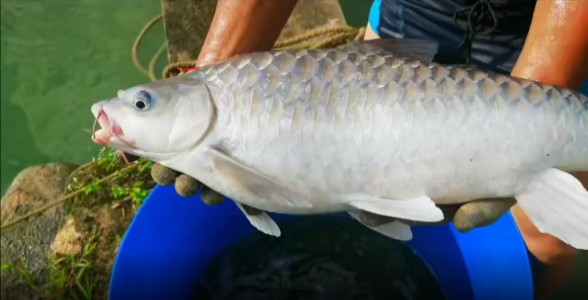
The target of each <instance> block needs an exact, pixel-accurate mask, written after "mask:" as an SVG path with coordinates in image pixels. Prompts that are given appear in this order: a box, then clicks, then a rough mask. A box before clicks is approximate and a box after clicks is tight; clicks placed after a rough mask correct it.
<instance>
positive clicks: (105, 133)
mask: <svg viewBox="0 0 588 300" xmlns="http://www.w3.org/2000/svg"><path fill="white" fill-rule="evenodd" d="M98 127H100V128H98ZM124 135H125V133H124V131H123V129H122V127H120V125H118V124H117V123H116V122H114V121H111V119H110V118H109V117H108V114H107V113H106V112H105V111H104V109H103V108H100V110H99V111H98V114H97V115H96V119H95V120H94V126H93V128H92V140H93V141H94V142H95V143H96V144H98V145H101V146H105V147H108V146H110V144H111V143H112V141H113V138H116V139H117V140H119V141H121V142H122V143H123V144H124V145H126V146H127V147H129V148H131V149H137V147H136V146H135V143H133V142H129V141H127V140H125V139H124V138H123V137H124Z"/></svg>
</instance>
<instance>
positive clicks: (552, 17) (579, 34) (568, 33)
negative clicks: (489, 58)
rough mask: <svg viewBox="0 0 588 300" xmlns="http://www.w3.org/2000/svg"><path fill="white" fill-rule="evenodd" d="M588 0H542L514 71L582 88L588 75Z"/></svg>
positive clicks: (544, 80) (553, 83) (542, 80)
mask: <svg viewBox="0 0 588 300" xmlns="http://www.w3.org/2000/svg"><path fill="white" fill-rule="evenodd" d="M587 32H588V1H548V0H539V1H538V2H537V6H536V8H535V13H534V15H533V22H532V24H531V28H530V31H529V34H528V36H527V40H526V42H525V46H524V48H523V51H522V53H521V56H520V57H519V59H518V61H517V63H516V65H515V67H514V69H513V71H512V75H513V76H515V77H519V78H526V79H530V80H535V81H540V82H544V83H547V84H552V85H558V86H566V87H570V88H574V89H577V90H579V89H580V87H581V86H582V83H583V82H584V80H586V78H587V77H588V34H587Z"/></svg>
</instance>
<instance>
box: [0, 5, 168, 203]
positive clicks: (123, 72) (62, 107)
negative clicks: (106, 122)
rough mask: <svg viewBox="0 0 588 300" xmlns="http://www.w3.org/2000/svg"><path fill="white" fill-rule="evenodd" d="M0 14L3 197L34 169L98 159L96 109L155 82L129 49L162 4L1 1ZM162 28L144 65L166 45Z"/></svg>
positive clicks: (148, 44) (150, 40) (150, 39)
mask: <svg viewBox="0 0 588 300" xmlns="http://www.w3.org/2000/svg"><path fill="white" fill-rule="evenodd" d="M1 9H2V10H1V24H2V26H1V30H2V32H1V36H2V38H1V43H2V44H1V47H2V51H1V53H2V82H1V87H2V96H1V104H2V107H1V109H0V111H1V113H2V116H1V121H2V124H1V128H2V132H1V138H2V141H1V143H2V151H1V162H2V174H1V175H2V176H1V177H2V194H3V193H4V192H5V190H6V189H7V187H8V185H9V184H10V182H11V181H12V179H13V178H14V176H15V175H16V174H18V172H19V171H21V170H22V169H24V168H26V167H28V166H30V165H32V164H38V163H48V162H74V163H84V162H86V161H88V160H89V159H91V157H93V156H94V155H95V154H96V153H97V151H98V149H99V146H97V145H95V144H94V143H93V142H92V141H91V139H90V129H91V127H92V122H93V117H92V115H91V114H90V105H91V103H93V102H95V101H97V100H99V99H103V98H107V97H112V96H113V95H114V94H115V92H116V91H117V90H118V89H119V88H124V87H128V86H131V85H135V84H139V83H142V82H146V81H148V80H149V79H148V78H147V77H146V76H144V75H143V74H142V73H140V72H138V71H137V70H136V69H135V67H134V65H133V62H132V58H131V47H132V45H133V42H134V39H135V38H136V36H137V34H138V33H139V32H140V31H141V29H142V28H143V26H144V25H145V24H146V23H147V22H148V21H149V20H151V19H152V18H153V17H155V16H157V15H158V14H160V13H161V2H160V0H134V1H133V0H122V1H107V0H87V1H73V0H65V1H60V0H44V1H41V0H20V1H18V0H2V1H1ZM162 27H163V25H161V24H159V25H158V26H156V29H154V30H153V31H152V32H150V34H149V35H148V36H147V39H146V40H145V44H144V46H143V47H142V48H141V50H142V53H143V54H144V55H142V56H141V57H142V62H143V63H144V64H147V63H148V61H149V59H150V57H151V56H152V55H153V54H154V53H155V51H156V50H157V48H158V47H159V46H160V45H161V43H162V41H163V39H164V34H163V29H162ZM161 61H162V62H163V63H165V57H163V58H162V59H161Z"/></svg>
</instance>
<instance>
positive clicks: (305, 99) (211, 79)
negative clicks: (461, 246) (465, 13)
mask: <svg viewBox="0 0 588 300" xmlns="http://www.w3.org/2000/svg"><path fill="white" fill-rule="evenodd" d="M436 49H437V48H436V44H434V43H430V42H425V41H377V42H362V43H352V44H347V45H344V46H340V47H337V48H332V49H326V50H305V51H272V52H262V53H254V54H248V55H241V56H238V57H235V58H233V59H230V60H228V61H226V62H222V63H218V64H214V65H210V66H207V67H204V68H202V69H201V70H199V71H195V72H190V73H186V74H182V75H180V76H177V77H174V78H170V79H165V80H161V81H157V82H153V83H148V84H144V85H140V86H136V87H132V88H129V89H127V90H124V91H119V93H118V96H117V97H115V98H114V99H111V100H108V101H101V102H98V103H96V104H95V105H94V106H93V107H92V112H93V114H94V116H95V117H96V118H97V122H99V123H100V125H101V127H102V129H101V130H98V131H96V132H95V136H94V140H95V141H96V142H97V143H99V144H102V145H108V146H110V147H114V148H117V149H120V150H123V151H125V152H128V153H131V154H134V155H138V156H142V157H145V158H148V159H151V160H153V161H156V162H159V163H160V164H162V165H164V166H167V167H170V168H172V169H175V170H177V171H180V172H183V173H185V174H188V175H190V176H192V177H194V178H196V179H197V180H199V181H201V182H202V183H204V184H206V185H208V186H209V187H211V188H212V189H214V190H216V191H218V192H220V193H221V194H224V195H226V196H228V197H230V198H231V199H233V200H234V201H235V202H236V203H237V205H238V206H239V207H240V208H241V210H243V211H244V212H245V210H244V206H250V207H254V208H257V209H260V210H264V211H270V212H279V213H288V214H321V213H332V212H342V211H347V212H349V213H350V214H351V215H352V216H353V217H355V218H356V219H357V220H359V221H360V222H363V223H364V224H365V225H366V226H369V227H370V228H373V229H374V230H376V231H379V232H381V233H383V234H385V235H387V236H390V237H393V238H397V239H402V240H408V239H410V238H411V237H412V234H411V231H410V227H409V226H408V225H406V224H405V223H402V222H401V221H398V219H400V220H413V221H421V222H436V221H440V220H442V219H443V213H442V211H441V210H440V209H439V208H438V207H437V204H455V203H464V202H468V201H472V200H477V199H492V198H510V197H514V198H516V200H517V201H518V203H519V204H520V205H521V207H522V208H523V209H524V210H525V211H526V212H527V214H528V215H529V216H530V218H531V220H532V222H533V223H534V224H535V225H536V226H537V227H538V228H539V230H541V231H542V232H545V233H549V234H552V235H554V236H556V237H558V238H560V239H561V240H563V241H565V242H567V243H569V244H570V245H572V246H574V247H576V248H579V249H588V191H586V189H585V188H584V187H583V186H582V184H581V183H580V182H579V181H578V180H577V179H575V178H574V177H573V176H571V175H570V174H569V173H568V172H582V171H588V100H587V98H586V97H585V96H582V95H580V94H578V93H575V92H573V91H571V90H568V89H565V88H560V87H554V86H549V85H545V84H541V83H537V82H531V81H525V80H518V79H514V78H510V77H507V76H503V75H497V74H490V73H484V72H481V71H476V70H466V69H460V68H457V67H447V66H442V65H438V64H435V63H431V61H432V57H433V56H434V54H435V53H436ZM374 214H375V215H378V216H386V217H391V218H394V220H395V221H392V222H388V223H385V222H384V223H385V224H383V225H381V224H380V226H375V225H373V224H367V223H366V221H365V220H366V218H365V216H366V215H374ZM245 215H246V216H247V217H248V218H249V220H250V221H251V223H252V224H253V225H254V226H255V227H257V228H258V229H259V230H261V231H263V232H266V233H268V234H272V235H276V236H278V235H279V234H280V231H279V228H278V227H277V225H276V224H275V222H273V221H272V220H271V219H270V217H269V216H268V215H267V214H265V213H262V214H256V215H253V214H247V213H245Z"/></svg>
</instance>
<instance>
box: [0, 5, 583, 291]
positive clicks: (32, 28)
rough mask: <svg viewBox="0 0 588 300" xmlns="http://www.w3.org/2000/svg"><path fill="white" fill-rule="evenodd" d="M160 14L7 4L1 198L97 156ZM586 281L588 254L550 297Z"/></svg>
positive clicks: (349, 14) (357, 13) (359, 15)
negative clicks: (28, 171)
mask: <svg viewBox="0 0 588 300" xmlns="http://www.w3.org/2000/svg"><path fill="white" fill-rule="evenodd" d="M194 1H199V0H194ZM341 4H342V7H343V10H344V12H345V15H346V18H347V20H348V22H349V24H350V25H353V26H364V25H365V24H366V21H367V16H368V10H369V6H370V4H371V1H369V0H366V1H356V0H342V1H341ZM160 13H161V2H160V0H125V1H109V0H100V1H99V0H87V1H82V0H80V1H72V0H67V1H63V0H62V1H60V0H45V1H42V0H38V1H37V0H21V1H17V0H2V1H1V73H2V76H1V81H2V82H1V92H2V93H1V108H0V112H1V114H2V115H1V131H2V132H1V134H0V137H1V150H2V151H0V153H1V179H2V181H1V192H2V194H4V192H5V190H6V189H7V187H8V185H9V184H10V182H11V181H12V179H13V178H14V176H15V175H16V174H18V172H20V171H21V170H22V169H24V168H26V167H28V166H31V165H34V164H41V163H49V162H73V163H84V162H87V161H88V160H89V159H91V158H92V157H93V156H94V155H95V154H96V153H97V151H98V149H99V146H97V145H95V144H94V143H93V142H92V141H91V139H90V130H91V127H92V122H93V118H92V116H91V114H90V105H91V104H92V103H93V102H95V101H97V100H100V99H104V98H108V97H112V96H113V95H114V94H115V92H116V91H117V90H118V89H119V88H124V87H128V86H132V85H135V84H139V83H143V82H147V81H148V80H149V79H148V78H147V77H146V76H144V75H143V74H142V73H140V72H139V71H137V70H136V69H135V67H134V65H133V62H132V59H131V47H132V45H133V41H134V39H135V38H136V36H137V34H138V33H139V32H140V31H141V29H142V28H143V26H144V25H145V24H146V23H147V22H148V21H149V20H151V19H152V18H153V17H155V16H157V15H158V14H160ZM163 40H164V33H163V29H162V26H161V24H159V26H156V27H155V29H154V30H152V31H150V33H149V34H148V35H147V37H146V40H145V43H144V46H143V47H142V48H141V50H142V52H141V61H142V62H143V63H144V64H147V62H148V61H149V59H150V58H151V56H152V55H153V54H154V53H155V52H156V51H157V48H159V46H160V45H161V43H162V41H163ZM164 64H165V58H163V59H161V61H160V62H159V66H162V65H164ZM582 278H588V255H587V254H586V252H584V253H583V254H582V256H581V258H580V263H579V264H578V265H577V266H576V268H575V272H574V274H573V276H572V278H570V280H568V281H567V282H566V283H565V284H564V285H563V286H562V287H561V288H560V290H559V291H558V293H557V294H556V295H554V296H553V297H552V299H581V298H579V297H578V296H577V295H580V293H582V292H584V294H585V293H586V290H587V288H586V286H585V284H584V285H582V284H581V282H584V280H585V279H584V280H582ZM582 298H583V297H582Z"/></svg>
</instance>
